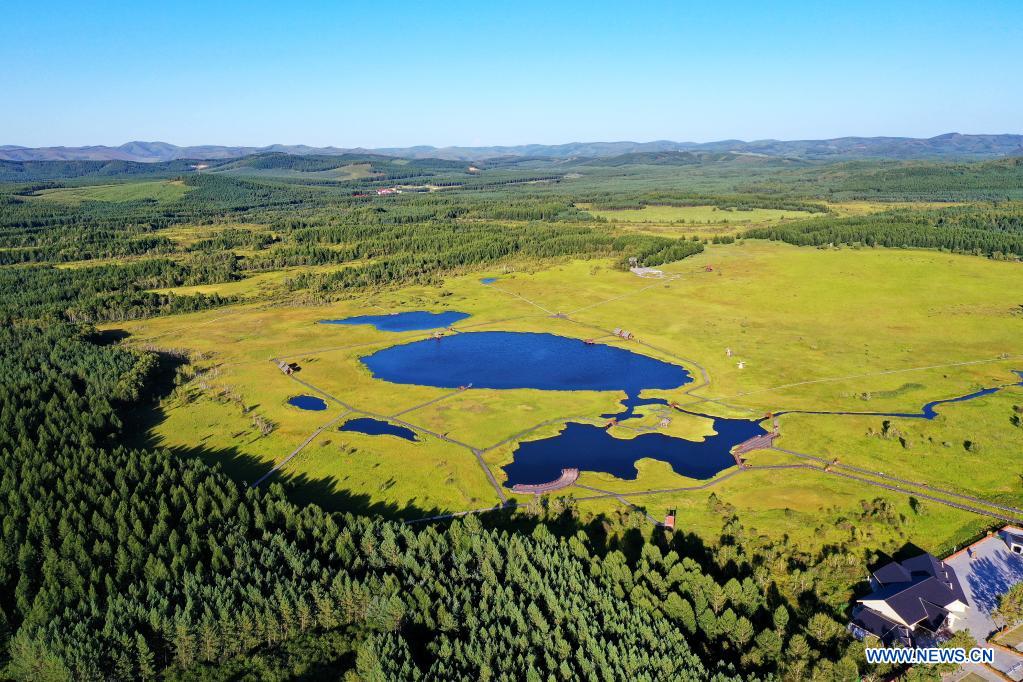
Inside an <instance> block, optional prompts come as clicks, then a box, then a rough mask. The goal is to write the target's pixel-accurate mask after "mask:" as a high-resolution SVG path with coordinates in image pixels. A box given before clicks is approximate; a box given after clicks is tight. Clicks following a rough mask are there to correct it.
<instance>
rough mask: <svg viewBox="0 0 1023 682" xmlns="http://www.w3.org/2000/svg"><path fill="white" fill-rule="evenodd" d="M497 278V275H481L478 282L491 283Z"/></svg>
mask: <svg viewBox="0 0 1023 682" xmlns="http://www.w3.org/2000/svg"><path fill="white" fill-rule="evenodd" d="M497 279H498V278H497V277H482V278H481V279H480V284H493V283H494V282H496V281H497Z"/></svg>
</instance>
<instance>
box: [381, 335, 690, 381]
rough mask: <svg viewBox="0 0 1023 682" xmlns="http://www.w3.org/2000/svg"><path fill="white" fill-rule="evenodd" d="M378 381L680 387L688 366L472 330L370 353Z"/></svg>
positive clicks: (550, 339) (561, 340)
mask: <svg viewBox="0 0 1023 682" xmlns="http://www.w3.org/2000/svg"><path fill="white" fill-rule="evenodd" d="M362 362H363V363H364V364H365V365H366V367H368V368H369V370H370V371H371V372H372V373H373V376H374V377H376V378H377V379H383V380H384V381H390V382H392V383H396V384H416V385H419V386H437V387H440V388H457V387H459V386H468V385H469V384H472V386H473V388H498V389H513V388H534V389H540V390H547V391H625V392H626V393H628V394H629V395H637V394H638V393H639V392H640V391H642V390H644V389H671V388H678V387H679V386H682V385H684V384H687V383H689V382H690V381H692V377H691V376H690V375H689V372H688V371H686V369H685V368H684V367H680V366H679V365H674V364H671V363H667V362H663V361H661V360H657V359H655V358H652V357H649V356H647V355H640V354H639V353H633V352H632V351H630V350H626V349H624V348H616V347H614V346H606V345H603V344H586V343H583V341H581V340H580V339H572V338H568V337H565V336H557V335H555V334H544V333H534V332H471V333H463V334H455V335H452V336H445V337H444V338H442V339H424V340H422V341H415V342H413V343H407V344H403V345H400V346H391V347H390V348H385V349H383V350H380V351H377V352H376V353H373V354H372V355H367V356H365V357H363V358H362Z"/></svg>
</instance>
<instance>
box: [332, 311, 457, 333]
mask: <svg viewBox="0 0 1023 682" xmlns="http://www.w3.org/2000/svg"><path fill="white" fill-rule="evenodd" d="M467 317H469V313H460V312H458V311H455V310H446V311H444V312H441V313H431V312H428V311H426V310H414V311H411V312H407V313H394V314H392V315H356V316H355V317H345V318H342V319H340V320H320V324H347V325H357V324H369V325H372V326H374V327H376V328H377V330H379V331H382V332H414V331H423V330H424V329H440V328H442V327H449V326H451V325H453V324H454V323H455V322H460V321H462V320H464V319H465V318H467Z"/></svg>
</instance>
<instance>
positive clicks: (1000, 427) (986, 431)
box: [778, 366, 1023, 507]
mask: <svg viewBox="0 0 1023 682" xmlns="http://www.w3.org/2000/svg"><path fill="white" fill-rule="evenodd" d="M1021 368H1023V366H1021ZM1013 379H1017V377H1016V376H1015V375H1011V374H1009V373H1006V375H1005V377H1004V378H1003V381H1004V382H1009V381H1012V380H1013ZM1014 406H1023V388H1020V387H1012V388H1008V389H1004V390H1003V391H1001V392H999V393H996V394H993V395H989V396H984V397H982V398H976V399H973V400H970V401H968V402H962V403H951V404H946V405H940V406H938V408H937V411H938V416H937V417H936V418H935V419H933V420H924V419H905V418H891V417H876V416H871V417H866V416H819V415H795V414H794V415H786V416H784V417H782V418H781V432H782V437H781V438H780V439H779V440H778V445H779V447H783V448H786V449H790V450H795V451H797V452H805V453H811V454H815V455H818V456H820V457H823V458H825V459H828V460H832V459H835V458H837V459H838V460H839V462H840V463H842V464H848V465H852V466H856V467H860V468H863V469H867V470H869V471H880V472H882V473H884V474H887V475H889V476H895V477H898V478H903V479H906V480H911V481H925V482H928V483H930V484H932V485H936V486H940V487H942V488H947V489H949V490H953V491H956V492H963V493H966V494H969V495H972V496H978V497H982V498H985V499H992V500H993V499H998V500H1002V501H1003V502H1006V503H1009V504H1011V505H1013V506H1017V507H1023V461H1021V460H1020V453H1021V452H1023V428H1020V427H1018V426H1014V425H1013V424H1012V422H1011V421H1010V420H1011V419H1012V418H1013V416H1015V415H1016V414H1017V413H1016V412H1015V410H1014ZM865 407H866V409H872V408H871V407H870V403H866V404H865ZM1021 409H1023V408H1021ZM886 421H887V422H888V423H889V427H888V431H887V432H885V430H884V427H883V424H884V423H885V422H886ZM967 442H969V443H968V444H967Z"/></svg>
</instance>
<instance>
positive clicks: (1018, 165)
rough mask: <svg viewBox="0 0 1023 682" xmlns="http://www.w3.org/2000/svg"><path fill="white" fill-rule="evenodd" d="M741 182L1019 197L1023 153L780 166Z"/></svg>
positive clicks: (927, 196) (886, 197) (882, 193)
mask: <svg viewBox="0 0 1023 682" xmlns="http://www.w3.org/2000/svg"><path fill="white" fill-rule="evenodd" d="M746 187H747V189H748V190H749V191H751V192H759V193H779V192H780V193H786V194H789V195H792V194H794V193H796V194H801V195H803V196H807V195H811V196H817V197H820V198H821V199H827V200H829V201H847V200H869V201H947V202H950V201H1007V200H1016V201H1018V200H1021V199H1023V157H1016V158H1007V159H998V160H993V161H983V162H975V163H965V162H935V161H901V162H896V161H854V162H848V163H838V164H828V165H827V166H816V167H813V168H808V169H801V170H796V171H782V172H779V173H777V174H774V175H771V176H769V177H767V178H763V179H756V180H754V181H752V182H750V183H748V185H747V186H746Z"/></svg>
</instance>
